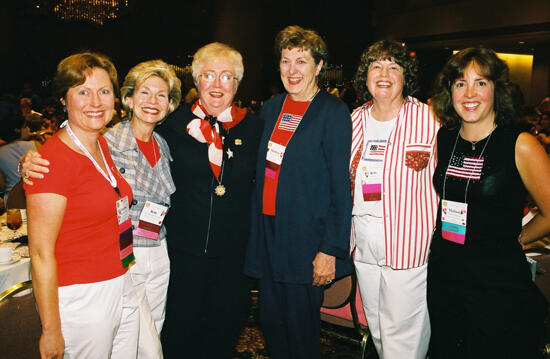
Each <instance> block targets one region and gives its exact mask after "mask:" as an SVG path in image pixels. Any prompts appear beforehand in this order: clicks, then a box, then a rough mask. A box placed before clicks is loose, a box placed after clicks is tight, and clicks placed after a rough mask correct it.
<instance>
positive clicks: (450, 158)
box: [441, 126, 496, 203]
mask: <svg viewBox="0 0 550 359" xmlns="http://www.w3.org/2000/svg"><path fill="white" fill-rule="evenodd" d="M495 128H496V126H495V127H493V130H492V131H491V133H490V134H489V137H488V138H487V142H485V144H484V145H483V149H482V150H481V153H480V154H479V157H478V158H477V159H478V160H480V159H481V158H482V157H483V152H485V148H486V147H487V144H488V143H489V140H490V139H491V136H492V135H493V132H494V131H495ZM459 136H460V129H459V130H458V133H457V134H456V138H455V144H454V146H453V152H452V153H451V157H449V163H448V164H447V170H446V171H445V175H444V177H443V197H442V198H441V199H445V184H446V182H447V172H448V171H449V166H450V165H451V161H452V159H453V156H454V154H455V149H456V143H457V142H458V137H459ZM473 172H474V170H473V169H472V170H471V171H470V175H469V176H468V182H466V189H465V190H464V203H468V202H467V201H466V197H467V195H468V186H469V185H470V178H471V176H472V173H473Z"/></svg>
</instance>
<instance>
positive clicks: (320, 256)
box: [313, 252, 336, 286]
mask: <svg viewBox="0 0 550 359" xmlns="http://www.w3.org/2000/svg"><path fill="white" fill-rule="evenodd" d="M335 274H336V258H335V257H334V256H331V255H328V254H325V253H323V252H319V253H317V255H316V256H315V259H314V260H313V285H315V286H319V285H327V284H330V283H331V282H332V280H333V279H334V275H335Z"/></svg>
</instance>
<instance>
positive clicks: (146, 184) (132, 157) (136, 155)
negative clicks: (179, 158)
mask: <svg viewBox="0 0 550 359" xmlns="http://www.w3.org/2000/svg"><path fill="white" fill-rule="evenodd" d="M153 136H154V138H155V140H156V141H157V143H158V147H159V152H160V159H159V160H158V162H157V164H156V165H155V167H153V168H151V165H150V164H149V161H147V158H145V156H144V155H143V153H142V152H141V151H140V150H139V148H138V145H137V142H136V138H135V136H134V132H133V130H132V126H131V125H130V122H129V121H122V122H120V123H118V124H116V125H115V126H114V127H113V128H111V129H109V130H108V131H107V132H106V133H105V134H104V135H103V137H105V139H106V140H107V142H108V143H109V150H110V152H111V157H112V158H113V161H114V163H115V165H116V166H117V168H118V171H119V172H120V173H121V174H122V176H123V177H124V179H125V180H126V182H128V184H129V185H130V187H132V190H133V191H134V200H133V201H132V204H131V206H130V216H131V218H132V224H133V226H134V246H135V247H156V246H159V245H160V241H162V240H165V239H166V227H165V226H164V224H163V225H162V227H161V230H160V234H159V238H158V240H153V239H149V238H145V237H141V236H138V235H136V234H135V229H136V228H137V226H138V223H139V216H140V214H141V211H142V210H143V207H144V206H145V203H146V202H147V201H151V202H155V203H158V204H162V205H165V206H169V205H170V195H171V194H172V193H174V192H175V191H176V186H175V185H174V181H173V180H172V175H171V173H170V161H172V157H171V156H170V149H169V148H168V145H167V144H166V141H165V140H164V139H163V138H162V136H160V135H159V134H158V133H156V132H153Z"/></svg>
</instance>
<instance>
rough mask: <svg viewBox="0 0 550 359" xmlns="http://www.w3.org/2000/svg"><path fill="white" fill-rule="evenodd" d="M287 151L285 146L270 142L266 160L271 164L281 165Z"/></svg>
mask: <svg viewBox="0 0 550 359" xmlns="http://www.w3.org/2000/svg"><path fill="white" fill-rule="evenodd" d="M285 149H286V147H285V146H283V145H280V144H278V143H275V142H273V141H269V143H268V144H267V156H266V160H268V161H269V162H273V163H275V164H276V165H280V164H281V163H283V157H284V155H285Z"/></svg>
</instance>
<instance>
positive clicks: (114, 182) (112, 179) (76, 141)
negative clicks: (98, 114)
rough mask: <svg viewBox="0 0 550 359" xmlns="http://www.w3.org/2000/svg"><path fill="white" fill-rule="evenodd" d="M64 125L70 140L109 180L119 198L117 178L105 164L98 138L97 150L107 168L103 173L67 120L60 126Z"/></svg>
mask: <svg viewBox="0 0 550 359" xmlns="http://www.w3.org/2000/svg"><path fill="white" fill-rule="evenodd" d="M65 126H66V128H67V133H68V134H69V137H70V138H71V140H73V142H74V144H75V145H77V146H78V148H80V150H81V151H82V152H84V154H85V155H86V157H88V159H89V160H90V161H92V163H93V164H94V166H95V168H96V170H97V171H98V172H99V173H101V175H102V176H103V177H104V178H105V179H106V180H107V182H109V184H110V185H111V186H112V187H113V189H114V190H115V192H116V193H117V195H118V197H119V198H120V190H119V189H118V187H117V180H116V178H115V176H114V175H113V173H112V172H111V170H110V169H109V165H108V164H107V161H106V160H105V155H104V154H103V150H102V149H101V145H99V140H98V146H99V152H100V153H101V158H102V159H103V164H104V165H105V168H106V169H107V173H105V171H103V169H102V168H101V167H100V166H99V164H98V163H97V162H96V160H95V159H94V158H93V157H92V155H91V154H90V152H89V151H88V150H87V149H86V147H84V145H83V144H82V142H80V140H79V139H78V137H76V135H75V134H74V132H73V130H72V129H71V126H70V125H69V121H67V120H66V121H65V122H63V124H61V127H65Z"/></svg>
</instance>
